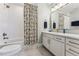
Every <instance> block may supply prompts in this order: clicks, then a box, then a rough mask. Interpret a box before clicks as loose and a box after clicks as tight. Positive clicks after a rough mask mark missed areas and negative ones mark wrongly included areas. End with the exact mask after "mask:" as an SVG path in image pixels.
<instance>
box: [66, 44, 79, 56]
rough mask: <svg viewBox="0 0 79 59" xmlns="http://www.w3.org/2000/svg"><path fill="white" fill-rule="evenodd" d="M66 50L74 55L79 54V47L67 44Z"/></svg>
mask: <svg viewBox="0 0 79 59" xmlns="http://www.w3.org/2000/svg"><path fill="white" fill-rule="evenodd" d="M66 51H69V52H70V53H72V54H73V55H76V56H79V49H77V48H74V47H72V46H69V45H66Z"/></svg>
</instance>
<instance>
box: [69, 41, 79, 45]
mask: <svg viewBox="0 0 79 59" xmlns="http://www.w3.org/2000/svg"><path fill="white" fill-rule="evenodd" d="M69 43H72V44H76V45H79V44H78V43H75V42H72V41H69Z"/></svg>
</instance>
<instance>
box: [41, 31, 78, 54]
mask: <svg viewBox="0 0 79 59" xmlns="http://www.w3.org/2000/svg"><path fill="white" fill-rule="evenodd" d="M42 34H43V36H42V39H43V46H44V47H46V48H47V49H48V50H49V51H50V52H51V53H53V54H54V55H56V56H79V35H76V34H67V33H57V32H42Z"/></svg>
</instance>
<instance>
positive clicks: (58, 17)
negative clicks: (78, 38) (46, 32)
mask: <svg viewBox="0 0 79 59" xmlns="http://www.w3.org/2000/svg"><path fill="white" fill-rule="evenodd" d="M57 6H58V8H57ZM78 21H79V3H63V4H58V5H56V6H54V7H53V8H51V20H50V23H51V30H52V31H54V32H62V33H76V34H77V33H79V26H78V25H77V26H75V25H74V22H77V23H78V24H79V22H78ZM72 24H73V26H72ZM55 26H56V27H55ZM54 27H55V28H54Z"/></svg>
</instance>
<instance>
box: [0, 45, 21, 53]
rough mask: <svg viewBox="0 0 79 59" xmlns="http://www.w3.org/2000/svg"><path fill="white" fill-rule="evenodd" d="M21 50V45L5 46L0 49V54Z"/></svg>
mask: <svg viewBox="0 0 79 59" xmlns="http://www.w3.org/2000/svg"><path fill="white" fill-rule="evenodd" d="M19 48H21V45H7V46H4V47H3V48H1V49H0V53H8V52H12V51H14V50H17V49H19Z"/></svg>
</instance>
